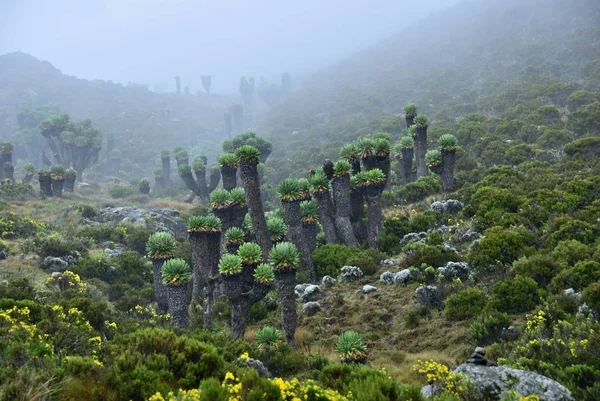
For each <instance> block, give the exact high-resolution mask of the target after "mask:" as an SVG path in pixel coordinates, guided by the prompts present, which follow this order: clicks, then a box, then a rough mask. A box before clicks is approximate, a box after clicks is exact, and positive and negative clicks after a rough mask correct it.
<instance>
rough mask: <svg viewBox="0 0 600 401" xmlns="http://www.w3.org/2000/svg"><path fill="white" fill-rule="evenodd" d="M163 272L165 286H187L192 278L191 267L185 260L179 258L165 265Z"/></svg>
mask: <svg viewBox="0 0 600 401" xmlns="http://www.w3.org/2000/svg"><path fill="white" fill-rule="evenodd" d="M161 272H162V276H163V284H164V285H172V286H182V285H186V284H187V283H188V282H189V281H190V278H191V277H192V269H191V268H190V265H188V264H187V262H186V261H185V260H183V259H179V258H174V259H169V260H167V261H166V262H165V263H163V265H162V268H161Z"/></svg>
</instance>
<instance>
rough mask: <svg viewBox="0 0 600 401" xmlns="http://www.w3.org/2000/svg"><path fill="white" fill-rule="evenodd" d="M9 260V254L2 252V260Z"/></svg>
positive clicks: (0, 255)
mask: <svg viewBox="0 0 600 401" xmlns="http://www.w3.org/2000/svg"><path fill="white" fill-rule="evenodd" d="M4 259H8V253H6V252H5V251H0V260H4Z"/></svg>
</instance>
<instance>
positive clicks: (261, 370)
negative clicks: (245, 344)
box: [238, 358, 273, 379]
mask: <svg viewBox="0 0 600 401" xmlns="http://www.w3.org/2000/svg"><path fill="white" fill-rule="evenodd" d="M238 360H239V361H244V360H243V359H240V358H238ZM244 362H246V367H248V368H251V369H254V370H256V371H257V372H258V375H259V376H260V377H265V378H267V379H272V378H273V375H272V374H271V372H269V369H267V367H266V366H265V365H264V364H263V363H262V362H261V361H259V360H258V359H252V358H250V359H248V360H246V361H244Z"/></svg>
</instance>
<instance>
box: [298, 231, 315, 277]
mask: <svg viewBox="0 0 600 401" xmlns="http://www.w3.org/2000/svg"><path fill="white" fill-rule="evenodd" d="M300 242H301V246H299V247H298V251H299V252H300V263H301V265H302V268H303V269H304V274H306V280H307V281H308V282H309V283H316V282H317V272H316V270H315V265H314V264H313V260H312V252H313V251H314V250H315V248H316V247H317V223H302V224H300Z"/></svg>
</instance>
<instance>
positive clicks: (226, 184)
mask: <svg viewBox="0 0 600 401" xmlns="http://www.w3.org/2000/svg"><path fill="white" fill-rule="evenodd" d="M236 175H237V168H235V167H230V166H226V165H223V166H221V179H222V180H223V188H224V189H226V190H227V191H231V190H232V189H233V188H235V187H236V186H237V177H236Z"/></svg>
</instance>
